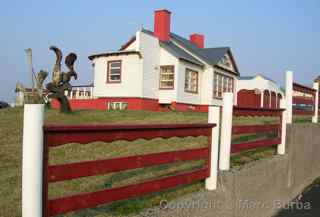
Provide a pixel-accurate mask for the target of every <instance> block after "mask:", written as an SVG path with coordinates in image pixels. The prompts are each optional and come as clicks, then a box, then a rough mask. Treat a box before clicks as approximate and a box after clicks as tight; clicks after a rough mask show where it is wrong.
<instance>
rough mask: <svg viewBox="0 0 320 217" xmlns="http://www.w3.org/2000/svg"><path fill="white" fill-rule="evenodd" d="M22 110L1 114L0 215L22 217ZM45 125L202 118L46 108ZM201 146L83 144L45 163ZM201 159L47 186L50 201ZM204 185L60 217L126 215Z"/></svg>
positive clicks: (200, 118)
mask: <svg viewBox="0 0 320 217" xmlns="http://www.w3.org/2000/svg"><path fill="white" fill-rule="evenodd" d="M22 119H23V110H22V109H18V108H10V109H3V110H0V172H1V176H0V201H1V202H0V216H1V217H2V216H3V217H16V216H21V155H22V153H21V150H22V147H21V144H22ZM274 121H275V120H274V119H272V118H236V119H234V124H236V125H237V124H263V123H273V122H274ZM45 122H46V123H66V124H81V123H206V122H207V114H205V113H195V112H145V111H113V112H106V111H76V112H74V113H72V114H67V115H66V114H60V113H58V112H57V111H55V110H46V115H45ZM264 136H265V135H245V136H242V137H234V138H233V140H234V142H241V141H246V140H248V139H259V138H262V137H264ZM205 145H206V138H205V137H197V138H193V137H187V138H170V139H154V140H150V141H147V140H141V139H140V140H136V141H133V142H126V141H117V142H113V143H101V142H95V143H91V144H86V145H75V144H68V145H65V146H62V147H57V148H53V149H52V150H51V152H50V164H61V163H67V162H77V161H80V160H81V161H83V160H95V159H106V158H112V157H119V156H127V155H135V154H146V153H154V152H161V151H170V150H181V149H189V148H195V147H203V146H205ZM273 153H274V149H273V148H266V149H257V150H253V151H250V152H246V153H241V154H237V155H233V156H232V159H231V160H232V165H233V166H234V167H239V166H241V165H243V164H245V163H247V162H250V161H255V160H258V159H260V158H263V157H269V156H271V155H273ZM203 163H204V162H203V161H192V162H185V163H176V164H172V165H161V166H154V167H149V168H143V169H136V170H130V171H125V172H120V173H111V174H107V175H103V176H94V177H88V178H87V177H86V178H81V179H77V180H72V181H68V182H58V183H54V184H50V187H49V196H50V198H54V197H59V196H62V195H69V194H73V193H79V192H87V191H94V190H99V189H105V188H110V187H116V186H122V185H127V184H132V183H137V182H141V181H143V180H146V179H150V178H154V177H162V176H167V175H170V174H175V173H176V172H180V171H185V170H190V169H193V168H199V167H200V166H201V165H202V164H203ZM203 190H204V182H203V181H202V182H196V183H193V184H190V185H187V186H183V187H178V188H175V189H171V190H168V191H165V192H161V193H154V194H149V195H146V196H143V197H139V198H135V199H130V200H124V201H120V202H115V203H112V204H109V205H104V206H100V207H98V208H94V209H86V210H82V211H79V212H76V213H70V214H68V215H65V216H72V217H80V216H95V217H98V216H99V217H102V216H119V215H122V216H127V215H129V214H132V213H137V212H139V211H141V210H142V209H145V208H148V207H152V206H155V205H158V204H159V202H160V201H161V200H162V199H166V200H172V199H174V198H177V197H179V196H182V195H184V194H186V193H190V192H195V191H203Z"/></svg>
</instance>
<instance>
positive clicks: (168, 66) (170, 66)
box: [159, 65, 175, 90]
mask: <svg viewBox="0 0 320 217" xmlns="http://www.w3.org/2000/svg"><path fill="white" fill-rule="evenodd" d="M163 68H172V73H173V78H172V81H173V82H172V87H161V72H162V69H163ZM174 70H175V67H174V65H161V66H160V71H159V90H173V89H174V82H175V71H174Z"/></svg>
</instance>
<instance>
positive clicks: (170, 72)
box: [159, 66, 174, 89]
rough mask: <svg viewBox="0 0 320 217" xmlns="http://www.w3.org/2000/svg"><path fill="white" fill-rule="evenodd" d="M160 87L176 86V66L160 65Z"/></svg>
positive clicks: (171, 87)
mask: <svg viewBox="0 0 320 217" xmlns="http://www.w3.org/2000/svg"><path fill="white" fill-rule="evenodd" d="M159 88H160V89H173V88H174V66H160V84H159Z"/></svg>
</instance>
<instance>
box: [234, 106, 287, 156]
mask: <svg viewBox="0 0 320 217" xmlns="http://www.w3.org/2000/svg"><path fill="white" fill-rule="evenodd" d="M283 111H284V109H265V108H259V109H256V108H241V107H234V108H233V114H234V116H236V117H239V116H247V117H248V116H255V117H265V116H268V117H279V123H278V124H266V125H239V126H233V127H232V135H243V134H253V133H267V132H277V136H276V137H274V138H268V139H261V140H256V141H246V142H242V143H233V144H231V153H237V152H240V151H244V150H249V149H255V148H259V147H267V146H273V145H278V144H280V143H281V130H282V129H281V128H282V127H281V126H282V124H281V123H282V113H283Z"/></svg>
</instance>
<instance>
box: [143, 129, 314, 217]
mask: <svg viewBox="0 0 320 217" xmlns="http://www.w3.org/2000/svg"><path fill="white" fill-rule="evenodd" d="M287 131H288V132H287V147H288V148H287V154H286V155H283V156H280V155H277V156H274V157H272V158H267V159H262V160H259V161H256V162H252V163H248V164H246V165H245V166H244V167H243V168H242V169H240V170H235V169H233V170H231V171H228V172H220V173H219V177H218V189H217V190H216V191H205V190H204V191H202V192H198V193H194V194H189V195H186V196H185V197H184V198H180V199H178V200H175V201H172V202H170V203H169V205H168V206H167V207H168V208H167V209H159V208H155V209H153V210H148V211H147V212H149V213H150V212H154V213H156V216H177V217H178V216H183V217H188V216H197V217H209V216H210V217H211V216H219V217H270V216H273V215H274V214H276V213H277V211H278V209H277V207H279V206H278V205H279V204H282V205H285V204H286V203H287V202H290V201H292V200H293V199H294V198H295V197H296V196H298V195H299V194H300V193H301V192H302V191H303V189H304V188H305V187H306V186H308V185H309V184H311V183H312V182H313V180H314V179H316V178H317V177H320V163H319V156H320V126H319V125H313V124H296V125H291V126H288V128H287ZM311 206H312V204H311ZM177 207H179V208H177Z"/></svg>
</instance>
